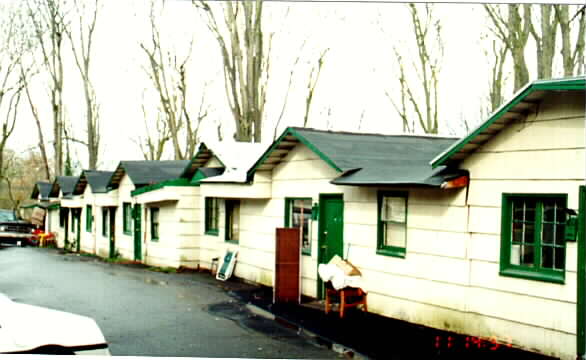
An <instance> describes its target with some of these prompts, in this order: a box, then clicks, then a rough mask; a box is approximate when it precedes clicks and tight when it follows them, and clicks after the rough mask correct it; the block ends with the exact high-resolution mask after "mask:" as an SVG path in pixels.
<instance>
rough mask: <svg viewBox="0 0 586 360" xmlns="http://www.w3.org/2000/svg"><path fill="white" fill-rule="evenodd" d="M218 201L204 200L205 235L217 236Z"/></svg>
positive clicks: (212, 199) (213, 199) (214, 199)
mask: <svg viewBox="0 0 586 360" xmlns="http://www.w3.org/2000/svg"><path fill="white" fill-rule="evenodd" d="M218 212H219V211H218V199H217V198H206V200H205V218H206V219H205V221H206V222H205V233H206V234H209V235H218V218H219V214H218Z"/></svg>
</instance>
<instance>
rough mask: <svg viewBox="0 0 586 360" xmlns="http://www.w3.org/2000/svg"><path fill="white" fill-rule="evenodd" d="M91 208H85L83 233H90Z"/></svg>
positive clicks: (88, 206) (87, 206) (89, 206)
mask: <svg viewBox="0 0 586 360" xmlns="http://www.w3.org/2000/svg"><path fill="white" fill-rule="evenodd" d="M92 220H93V216H92V206H91V205H86V206H85V231H87V232H92Z"/></svg>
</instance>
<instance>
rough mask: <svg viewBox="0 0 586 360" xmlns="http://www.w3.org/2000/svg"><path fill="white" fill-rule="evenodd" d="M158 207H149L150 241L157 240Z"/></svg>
mask: <svg viewBox="0 0 586 360" xmlns="http://www.w3.org/2000/svg"><path fill="white" fill-rule="evenodd" d="M159 214H160V212H159V208H151V241H155V242H156V241H159V236H160V234H159V224H160V222H159Z"/></svg>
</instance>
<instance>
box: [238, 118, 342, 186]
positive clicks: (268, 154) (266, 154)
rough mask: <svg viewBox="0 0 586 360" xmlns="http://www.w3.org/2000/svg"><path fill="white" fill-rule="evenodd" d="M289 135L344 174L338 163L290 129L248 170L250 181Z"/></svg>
mask: <svg viewBox="0 0 586 360" xmlns="http://www.w3.org/2000/svg"><path fill="white" fill-rule="evenodd" d="M289 135H291V136H294V137H295V138H297V140H299V141H300V142H301V143H302V144H303V145H305V146H307V147H308V148H309V149H310V150H311V151H313V152H314V153H315V154H316V155H317V156H319V158H320V159H322V160H323V161H325V162H326V164H328V165H329V166H331V167H332V168H333V169H334V170H336V171H338V172H342V169H340V167H338V165H336V163H334V162H333V161H332V160H331V159H330V158H329V157H327V156H326V155H325V154H324V153H323V152H321V151H320V150H319V149H318V148H317V147H316V146H315V145H314V144H312V143H311V142H310V141H309V140H307V139H306V138H305V137H303V136H302V135H301V134H299V132H297V131H296V130H295V129H293V128H291V127H288V128H287V129H285V131H284V132H283V134H282V135H281V136H279V138H278V139H277V140H275V142H273V144H272V145H271V147H270V148H269V149H268V150H267V151H265V153H264V154H262V156H261V157H260V159H259V160H257V162H256V163H254V165H253V166H252V167H251V168H250V170H248V172H247V178H248V179H249V180H251V179H252V176H253V175H254V173H255V172H256V170H257V169H258V168H259V167H260V166H261V165H262V164H263V163H264V162H265V160H266V159H267V158H268V157H269V156H270V155H271V153H272V152H273V151H274V150H275V149H276V148H277V147H278V146H279V144H280V143H281V142H282V141H283V139H285V137H287V136H289Z"/></svg>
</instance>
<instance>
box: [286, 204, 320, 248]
mask: <svg viewBox="0 0 586 360" xmlns="http://www.w3.org/2000/svg"><path fill="white" fill-rule="evenodd" d="M297 200H301V201H309V208H310V209H311V208H312V201H313V199H312V198H309V197H306V198H302V197H295V198H285V224H284V225H285V227H292V224H291V221H292V219H291V211H292V205H293V203H294V202H295V201H297ZM308 214H309V219H308V221H307V222H304V225H305V224H307V229H306V230H307V234H305V235H307V241H306V242H305V244H304V241H303V240H302V242H301V254H302V255H308V256H311V229H310V226H309V221H311V214H312V212H311V210H310V211H309V212H308ZM304 219H305V218H304ZM301 236H302V239H303V236H304V234H303V230H301Z"/></svg>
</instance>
